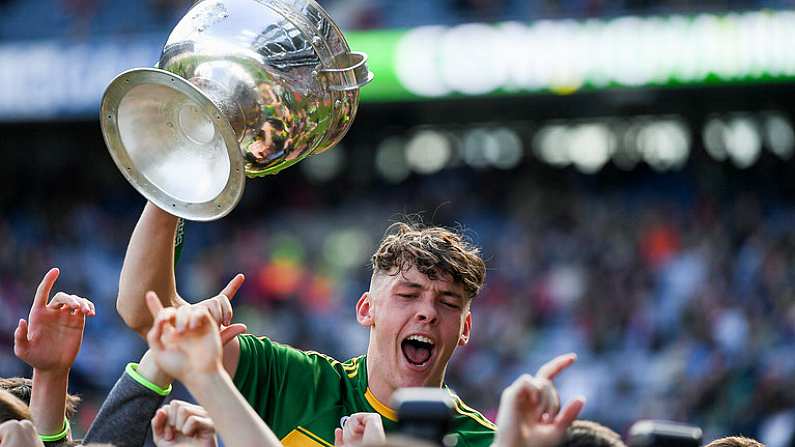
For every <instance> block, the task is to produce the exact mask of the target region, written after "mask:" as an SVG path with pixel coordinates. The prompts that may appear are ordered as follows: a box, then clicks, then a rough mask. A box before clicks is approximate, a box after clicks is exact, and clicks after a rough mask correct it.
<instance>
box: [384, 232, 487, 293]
mask: <svg viewBox="0 0 795 447" xmlns="http://www.w3.org/2000/svg"><path fill="white" fill-rule="evenodd" d="M412 267H416V268H417V270H418V271H419V272H420V273H422V274H425V275H426V276H428V278H429V279H431V280H435V279H437V278H439V277H440V276H444V275H445V274H448V275H450V276H451V277H452V279H453V281H454V282H457V283H460V284H461V285H462V286H464V291H465V292H466V294H467V298H474V297H475V296H476V295H477V294H478V292H480V288H481V287H482V286H483V282H484V281H485V279H486V263H485V262H483V258H481V257H480V249H479V248H478V247H476V246H475V245H473V244H472V243H471V242H469V240H467V239H466V238H465V237H464V236H463V235H462V234H461V233H460V232H457V231H453V230H449V229H447V228H442V227H424V226H421V225H419V224H407V223H404V222H397V223H394V224H392V225H390V226H389V228H387V230H386V232H385V235H384V238H383V239H382V240H381V244H380V245H379V246H378V249H377V250H376V251H375V254H373V257H372V268H373V271H374V272H382V273H387V274H389V275H397V274H399V273H402V272H406V271H408V270H411V268H412Z"/></svg>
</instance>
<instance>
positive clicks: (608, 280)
mask: <svg viewBox="0 0 795 447" xmlns="http://www.w3.org/2000/svg"><path fill="white" fill-rule="evenodd" d="M462 169H463V168H462ZM545 169H547V170H552V168H545ZM299 172H300V171H299V170H298V169H296V170H295V172H292V173H289V174H287V175H280V176H279V177H278V179H266V180H261V181H260V182H259V183H258V184H257V185H255V183H257V182H253V181H252V182H250V183H249V185H252V186H253V187H252V186H250V187H249V190H248V192H247V199H246V201H244V203H243V205H241V207H240V208H239V209H238V210H237V211H236V212H235V213H233V214H232V215H230V216H228V217H226V218H224V219H222V220H220V221H218V222H214V223H210V224H196V223H188V224H187V225H186V228H185V247H184V249H183V251H182V255H181V258H180V259H179V261H178V264H177V271H178V284H179V285H180V287H181V289H180V293H181V294H182V295H183V296H185V297H191V299H193V300H194V301H198V300H200V299H203V298H206V297H209V296H212V295H213V294H215V293H217V291H218V290H219V288H220V287H221V286H223V284H225V283H226V281H228V280H229V279H230V278H231V277H232V276H233V275H234V274H235V273H237V272H242V273H244V274H245V275H246V276H247V280H246V283H245V284H244V286H243V288H242V289H241V292H240V293H239V294H238V297H237V298H236V299H235V303H234V305H235V319H236V320H238V321H241V322H245V323H247V324H248V327H249V330H250V331H251V332H252V333H256V334H267V335H269V336H270V337H272V338H273V339H274V340H277V341H281V342H285V343H289V344H292V345H294V346H296V347H299V348H304V349H312V350H317V351H320V352H325V353H328V354H330V355H333V356H335V357H337V358H340V359H347V358H350V357H352V356H354V355H358V354H361V353H362V352H364V351H365V350H366V347H367V337H368V332H367V331H366V330H365V329H364V328H361V327H360V326H358V324H357V323H356V320H355V317H354V312H353V311H354V303H355V302H356V300H357V299H358V298H359V296H360V295H361V293H362V292H363V291H364V290H366V288H367V285H368V282H369V275H370V272H369V271H368V268H367V267H366V266H367V265H368V262H369V256H370V255H371V253H372V250H373V249H374V248H375V246H376V244H377V243H378V241H379V239H380V237H381V236H382V232H383V230H384V228H386V226H387V225H388V224H389V223H390V222H391V221H395V220H400V219H403V218H406V217H412V218H416V216H406V215H405V214H401V213H411V212H415V211H424V213H423V214H422V218H423V219H424V220H425V221H426V222H429V223H434V224H441V225H448V226H453V227H456V226H462V227H463V228H464V229H465V232H466V233H467V234H468V235H469V236H470V237H471V238H472V239H473V240H474V242H476V243H477V244H479V245H481V246H482V247H483V248H484V252H485V255H486V261H487V264H488V274H487V279H486V288H485V290H484V291H483V292H482V293H481V295H480V296H479V297H477V299H476V301H475V303H474V329H473V340H472V343H470V344H469V345H468V346H467V347H466V348H465V349H463V350H462V351H460V352H459V353H458V354H456V356H454V357H453V362H452V363H451V366H450V369H449V371H448V373H449V375H448V383H449V385H450V386H451V387H452V388H453V389H455V390H456V391H457V392H458V393H459V394H460V395H461V396H462V397H463V398H464V399H465V400H467V401H468V402H469V404H470V405H472V406H473V407H475V408H478V409H480V410H482V411H483V412H484V414H486V415H487V416H489V417H492V418H493V417H494V415H495V412H496V408H497V405H498V401H497V399H498V396H499V393H500V391H501V390H502V389H503V388H505V387H506V386H507V385H508V384H509V383H510V382H511V381H512V380H513V379H514V378H515V377H516V376H517V375H519V374H521V373H523V372H532V371H535V369H537V368H538V366H539V365H541V364H542V363H543V362H544V361H545V360H547V359H549V358H551V357H553V356H554V355H557V354H560V353H563V352H570V351H573V352H576V353H578V355H579V359H578V361H577V364H576V365H575V366H574V367H572V368H570V371H569V372H567V373H566V374H565V375H562V376H561V377H560V379H559V383H558V386H559V389H560V391H561V394H562V396H563V398H564V399H570V398H571V397H572V396H574V395H585V396H588V402H589V403H588V405H587V406H586V408H585V411H584V416H585V417H587V418H589V419H593V420H597V421H600V422H603V423H605V424H607V425H608V426H610V427H613V428H616V429H617V430H624V429H626V427H627V426H628V425H629V424H630V423H631V422H632V421H635V420H637V419H639V418H643V417H649V418H663V419H675V420H682V421H688V422H691V423H694V424H697V425H700V426H702V427H704V429H705V432H706V434H707V436H705V439H710V437H709V435H710V434H712V435H714V436H717V435H719V434H725V433H744V434H746V435H755V436H757V437H759V438H761V440H762V441H767V443H768V445H770V446H771V447H777V446H779V445H787V444H786V443H787V442H789V441H790V439H792V429H793V427H794V426H795V423H793V422H794V421H795V392H793V390H795V345H793V343H792V336H793V332H795V270H793V268H792V266H793V265H795V259H792V258H793V256H795V230H793V228H795V226H793V225H792V223H793V222H794V221H795V220H793V219H794V218H795V214H793V210H792V209H791V207H789V208H788V207H787V206H786V203H785V202H780V201H776V200H772V199H771V198H770V197H769V196H768V195H766V194H765V193H764V192H762V191H754V190H753V188H751V189H750V190H745V192H738V191H740V190H741V189H732V190H731V191H732V192H729V193H726V194H722V195H721V196H718V195H713V194H711V193H708V192H707V190H704V189H703V188H701V187H699V186H696V185H698V184H699V183H698V182H696V181H694V179H695V178H697V177H698V175H697V174H696V173H690V174H687V175H683V176H682V177H678V178H674V179H672V178H664V177H662V176H660V175H656V174H654V175H653V174H649V180H648V183H646V184H645V186H644V187H642V188H641V187H638V186H637V185H633V184H631V183H627V182H622V181H619V182H618V185H613V186H612V187H609V188H607V187H601V186H599V185H598V180H597V184H594V183H591V182H593V181H594V180H593V178H591V180H590V182H589V181H583V179H584V178H586V179H587V178H588V177H582V176H580V175H574V174H571V173H570V174H571V175H563V174H562V172H561V171H555V172H552V175H551V177H552V178H556V179H557V180H555V181H540V180H539V179H537V178H534V176H533V175H528V173H526V172H523V171H522V170H521V169H519V170H515V171H512V172H510V173H508V174H506V173H503V172H500V173H498V174H489V173H487V172H481V173H472V172H470V171H467V172H461V171H457V170H451V171H445V172H443V173H441V174H439V175H435V176H432V177H417V178H412V179H410V180H409V181H407V182H405V183H403V184H401V185H397V186H395V185H391V186H390V185H370V186H368V187H363V188H357V189H355V191H352V190H351V189H349V187H348V186H346V185H345V184H344V182H341V183H338V184H335V183H333V182H332V183H329V184H325V185H312V184H310V183H309V182H307V181H306V180H305V179H304V178H303V177H302V176H301V175H298V173H299ZM547 174H549V173H547ZM622 175H624V174H622ZM626 175H627V176H628V174H626ZM597 178H598V177H597ZM726 182H727V184H728V183H730V182H731V180H727V181H726ZM274 185H279V186H278V187H277V186H274ZM124 187H127V185H124ZM275 188H278V189H275ZM97 194H99V196H98V197H92V198H90V199H88V198H84V197H80V196H79V194H78V195H77V196H70V195H69V194H68V193H67V194H66V195H64V194H63V191H62V192H61V193H60V194H59V193H55V194H54V196H53V198H52V199H42V198H41V197H38V198H33V197H29V198H28V199H25V198H24V197H20V198H17V199H16V200H19V202H18V206H14V207H13V208H9V209H4V210H3V212H2V214H0V305H1V306H2V309H3V311H2V312H0V334H2V335H0V377H10V376H15V375H27V374H28V371H27V370H26V368H25V367H24V365H23V364H22V363H21V362H19V361H18V360H17V359H16V358H15V357H14V355H13V352H12V351H13V350H12V346H13V340H12V337H11V334H12V333H13V330H14V328H15V327H16V325H17V321H18V319H19V318H21V317H23V316H25V315H26V313H27V309H28V307H29V303H30V300H31V299H32V291H33V289H34V288H35V285H36V284H37V282H38V280H39V278H40V277H41V276H42V275H43V273H44V272H45V271H46V270H47V268H48V267H49V266H51V265H55V266H61V267H62V271H63V273H62V275H61V279H60V280H59V283H58V284H57V287H58V289H62V290H70V291H74V292H75V293H81V294H82V295H83V296H87V297H89V298H90V299H92V301H93V302H94V303H95V304H96V309H97V316H96V317H94V318H93V319H91V320H90V321H89V322H88V324H87V327H86V334H85V338H86V341H85V343H84V344H83V349H82V351H81V353H80V355H79V357H78V359H77V363H76V364H75V367H74V368H73V372H72V384H73V388H74V391H76V392H78V393H80V394H82V395H83V397H84V403H83V405H82V409H81V413H80V418H81V421H84V422H83V423H82V424H81V425H82V426H83V428H85V427H86V426H87V425H88V422H90V421H91V420H92V419H93V412H92V409H93V411H96V408H97V406H98V404H99V403H100V402H101V401H102V399H103V398H104V396H105V394H106V393H107V389H108V388H109V387H110V386H112V384H113V382H114V381H115V380H116V378H117V377H118V375H119V373H120V371H121V370H122V369H123V367H124V364H125V363H126V362H128V361H130V360H131V359H133V358H137V356H139V355H140V354H141V353H142V352H143V350H144V343H143V341H142V340H140V339H139V338H138V337H137V336H136V335H134V334H133V333H132V331H130V330H128V329H127V328H126V327H125V326H124V325H123V323H122V321H121V320H120V318H119V317H118V316H117V313H116V311H115V307H114V301H115V298H116V292H117V283H118V278H119V270H120V267H121V263H122V259H123V256H124V252H125V249H126V243H127V240H128V238H129V235H130V233H131V231H132V227H133V225H134V222H135V220H136V219H137V215H138V213H139V211H140V209H141V208H142V207H143V202H142V199H140V198H139V197H137V196H135V195H134V194H132V193H130V191H129V189H126V188H125V189H124V190H121V191H114V190H112V189H108V190H106V191H102V192H99V193H97ZM268 197H270V199H269V198H268ZM121 198H124V199H121ZM6 203H8V202H6ZM263 203H270V204H271V206H270V207H266V206H263V205H262V204H263Z"/></svg>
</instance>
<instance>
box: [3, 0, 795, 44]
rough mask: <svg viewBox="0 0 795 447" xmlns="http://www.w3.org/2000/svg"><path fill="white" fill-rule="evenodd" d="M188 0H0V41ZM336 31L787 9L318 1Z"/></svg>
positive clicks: (74, 29) (121, 18)
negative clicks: (341, 29)
mask: <svg viewBox="0 0 795 447" xmlns="http://www.w3.org/2000/svg"><path fill="white" fill-rule="evenodd" d="M192 3H193V2H191V1H189V0H146V1H143V2H110V1H101V0H58V1H51V0H25V1H21V0H0V41H2V40H29V39H42V38H55V39H70V40H72V39H74V40H82V39H85V38H87V37H89V36H92V37H103V36H105V37H107V36H114V35H125V34H132V33H166V32H167V31H168V30H170V29H171V28H172V27H173V26H174V25H175V24H176V22H177V20H178V19H179V18H180V17H182V16H183V15H184V14H185V12H186V11H187V10H188V8H189V7H190V5H191V4H192ZM320 3H321V4H322V5H323V6H324V7H325V8H327V9H328V11H329V12H330V13H331V15H332V17H334V20H335V21H336V22H337V23H338V24H339V25H340V26H341V27H342V28H343V29H372V28H395V27H413V26H423V25H453V24H459V23H467V22H494V21H505V20H518V21H526V20H538V19H550V18H577V19H584V18H593V17H613V16H617V15H626V14H639V15H647V14H671V13H685V14H687V13H696V12H705V11H706V12H721V11H737V10H749V9H760V8H788V7H791V6H792V2H791V0H709V1H692V0H620V1H606V0H565V1H549V0H545V1H526V0H403V1H395V0H321V1H320Z"/></svg>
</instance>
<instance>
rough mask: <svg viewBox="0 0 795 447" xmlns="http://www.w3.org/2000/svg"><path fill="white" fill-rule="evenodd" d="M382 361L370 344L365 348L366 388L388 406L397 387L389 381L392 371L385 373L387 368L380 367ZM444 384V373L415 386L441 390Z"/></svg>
mask: <svg viewBox="0 0 795 447" xmlns="http://www.w3.org/2000/svg"><path fill="white" fill-rule="evenodd" d="M383 364H384V361H383V360H382V359H381V357H380V356H379V355H378V354H377V353H376V350H375V349H374V348H373V344H372V342H371V343H370V345H369V346H368V348H367V388H369V389H370V392H371V393H372V394H373V396H375V398H376V399H378V401H379V402H381V403H382V404H384V405H386V406H389V405H390V402H391V401H392V394H394V393H395V391H397V389H398V386H397V385H396V384H395V383H394V381H391V380H389V375H390V374H394V371H387V369H388V368H385V367H384V366H382V365H383ZM443 383H444V371H442V376H441V377H439V378H438V379H436V378H433V379H431V380H429V381H428V382H426V383H424V384H418V385H415V386H424V387H432V388H441V387H442V384H443Z"/></svg>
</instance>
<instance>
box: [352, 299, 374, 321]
mask: <svg viewBox="0 0 795 447" xmlns="http://www.w3.org/2000/svg"><path fill="white" fill-rule="evenodd" d="M356 321H358V322H359V324H361V325H362V326H364V327H371V326H373V324H374V322H373V304H372V303H371V302H370V292H364V293H363V294H362V296H361V298H359V301H357V302H356Z"/></svg>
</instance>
